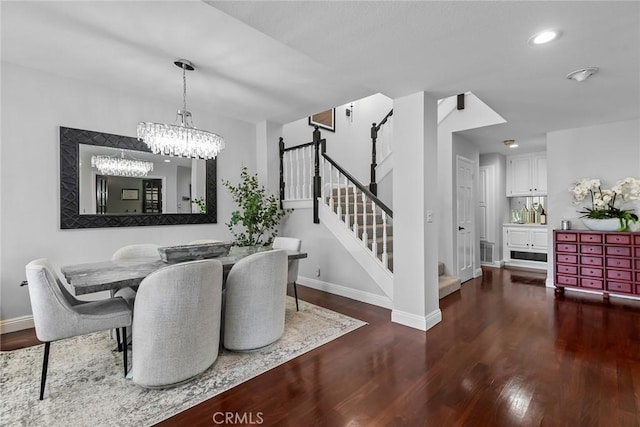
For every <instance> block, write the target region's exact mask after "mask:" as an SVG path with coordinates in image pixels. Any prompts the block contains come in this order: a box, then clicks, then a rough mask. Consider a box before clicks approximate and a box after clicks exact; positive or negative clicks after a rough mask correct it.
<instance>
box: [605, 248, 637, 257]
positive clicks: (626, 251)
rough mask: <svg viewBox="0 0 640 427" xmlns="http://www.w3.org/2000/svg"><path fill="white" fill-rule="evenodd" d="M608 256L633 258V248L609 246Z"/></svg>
mask: <svg viewBox="0 0 640 427" xmlns="http://www.w3.org/2000/svg"><path fill="white" fill-rule="evenodd" d="M607 255H614V256H631V246H607Z"/></svg>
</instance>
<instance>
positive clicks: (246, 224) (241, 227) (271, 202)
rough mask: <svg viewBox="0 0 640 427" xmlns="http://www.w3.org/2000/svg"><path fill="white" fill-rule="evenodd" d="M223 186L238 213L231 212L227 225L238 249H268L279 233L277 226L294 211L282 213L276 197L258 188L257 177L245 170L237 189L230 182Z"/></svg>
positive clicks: (241, 172)
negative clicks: (260, 247) (253, 247)
mask: <svg viewBox="0 0 640 427" xmlns="http://www.w3.org/2000/svg"><path fill="white" fill-rule="evenodd" d="M222 184H223V185H224V186H225V187H226V188H227V190H229V192H230V193H231V197H232V198H233V201H234V202H235V203H236V205H237V206H238V209H237V210H235V211H233V212H231V219H230V220H229V222H227V223H226V226H227V227H228V228H229V230H230V231H231V233H232V234H233V236H234V237H235V241H234V245H235V246H269V245H271V242H272V241H273V238H274V237H275V236H276V234H277V233H278V229H277V227H278V224H279V223H280V220H281V219H282V217H284V216H285V215H286V214H287V213H288V212H290V211H291V209H285V210H283V209H280V204H279V201H278V200H277V199H276V197H275V196H274V195H267V194H266V191H265V189H264V186H262V185H259V183H258V175H250V174H249V172H248V171H247V168H246V167H245V166H243V167H242V169H241V171H240V182H239V183H238V184H237V185H234V184H232V183H231V182H230V181H228V180H227V181H223V182H222Z"/></svg>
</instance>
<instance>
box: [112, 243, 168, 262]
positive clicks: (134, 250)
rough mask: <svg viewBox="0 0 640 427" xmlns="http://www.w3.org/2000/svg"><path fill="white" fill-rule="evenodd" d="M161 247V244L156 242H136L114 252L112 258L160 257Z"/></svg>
mask: <svg viewBox="0 0 640 427" xmlns="http://www.w3.org/2000/svg"><path fill="white" fill-rule="evenodd" d="M159 247H160V245H156V244H155V243H136V244H133V245H127V246H123V247H121V248H120V249H118V250H116V251H115V252H114V253H113V255H112V256H111V259H114V260H116V259H131V258H146V257H149V258H160V253H159V252H158V248H159Z"/></svg>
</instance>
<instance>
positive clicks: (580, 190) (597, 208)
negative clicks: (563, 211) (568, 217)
mask: <svg viewBox="0 0 640 427" xmlns="http://www.w3.org/2000/svg"><path fill="white" fill-rule="evenodd" d="M569 192H570V193H571V197H572V199H573V203H575V204H579V203H582V202H583V201H584V200H585V199H586V197H587V196H591V208H585V209H584V210H582V211H578V213H581V214H583V215H582V216H581V218H593V219H608V218H618V219H619V220H620V227H619V228H618V231H627V230H629V223H636V222H637V221H638V215H636V214H635V213H634V211H633V209H621V208H618V207H616V202H619V201H620V200H622V201H632V200H640V179H637V178H632V177H628V178H625V179H621V180H620V181H618V182H617V183H616V185H614V186H613V187H612V188H611V189H602V186H601V183H600V180H599V179H596V178H581V179H579V180H577V181H576V182H574V183H573V185H572V186H571V188H569Z"/></svg>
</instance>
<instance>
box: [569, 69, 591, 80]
mask: <svg viewBox="0 0 640 427" xmlns="http://www.w3.org/2000/svg"><path fill="white" fill-rule="evenodd" d="M597 72H598V67H587V68H581V69H580V70H575V71H572V72H570V73H569V74H567V78H568V79H569V80H575V81H577V82H583V81H585V80H587V79H588V78H589V77H591V76H592V75H594V74H595V73H597Z"/></svg>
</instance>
